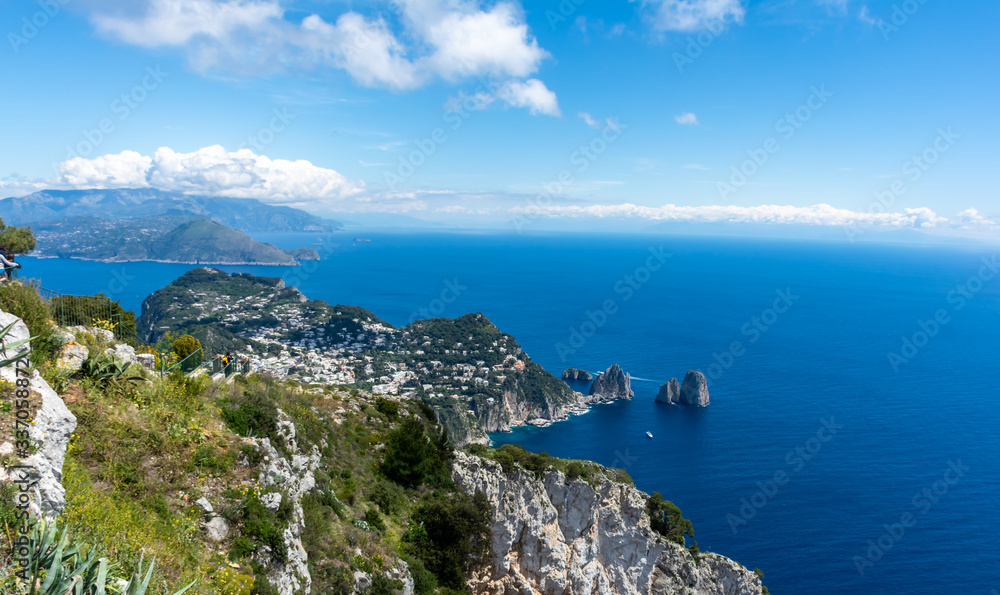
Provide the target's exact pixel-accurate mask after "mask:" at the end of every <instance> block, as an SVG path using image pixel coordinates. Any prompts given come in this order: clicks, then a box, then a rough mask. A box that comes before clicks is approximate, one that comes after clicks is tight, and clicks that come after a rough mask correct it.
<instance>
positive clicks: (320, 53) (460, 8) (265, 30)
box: [91, 0, 558, 114]
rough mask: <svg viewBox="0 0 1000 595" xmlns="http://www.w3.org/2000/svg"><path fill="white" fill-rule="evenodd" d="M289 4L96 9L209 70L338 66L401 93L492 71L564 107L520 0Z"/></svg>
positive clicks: (97, 16) (261, 1) (114, 29)
mask: <svg viewBox="0 0 1000 595" xmlns="http://www.w3.org/2000/svg"><path fill="white" fill-rule="evenodd" d="M285 1H287V0H141V1H140V2H137V3H136V5H135V6H132V7H127V6H126V7H124V8H123V7H122V6H120V5H112V7H111V8H95V9H94V11H93V13H92V15H91V21H92V22H93V24H94V26H95V27H96V28H97V29H98V30H99V31H100V32H102V33H104V34H106V35H108V36H110V37H114V38H116V39H119V40H121V41H124V42H126V43H130V44H134V45H139V46H144V47H177V48H180V49H182V50H184V51H185V52H186V53H187V55H188V59H189V62H190V64H191V65H192V67H193V68H195V69H196V70H198V71H201V72H209V71H215V70H223V71H230V72H236V73H238V74H244V75H256V74H264V73H269V72H280V71H288V70H293V69H301V68H305V69H311V68H316V67H324V66H328V67H334V68H338V69H342V70H344V71H346V72H347V73H348V74H350V76H351V77H352V78H354V80H356V81H357V82H358V83H360V84H361V85H364V86H366V87H382V88H388V89H394V90H408V89H415V88H418V87H421V86H424V85H427V84H429V83H431V82H433V81H435V80H444V81H447V82H456V81H460V80H463V79H467V78H470V77H484V76H490V77H494V78H497V79H500V80H508V85H509V87H508V92H509V93H510V94H511V95H510V96H511V98H512V99H513V100H512V101H510V102H509V103H510V104H511V105H521V106H524V107H527V108H528V109H529V110H531V111H532V113H542V114H549V113H556V112H558V108H553V105H554V101H555V95H554V94H553V93H552V92H551V91H548V89H546V88H545V85H544V84H543V83H542V82H541V81H538V80H537V79H530V80H525V79H528V78H529V77H530V76H531V75H533V74H534V73H535V72H537V71H538V68H539V66H540V64H541V63H542V61H544V60H545V59H546V58H549V57H550V54H549V53H548V52H547V51H545V50H544V49H543V48H541V47H540V46H539V45H538V41H537V39H535V38H534V36H532V35H531V33H530V31H529V30H528V25H527V23H526V22H525V19H524V15H523V11H522V10H521V8H520V6H519V5H517V4H515V3H513V2H510V1H501V2H497V3H496V4H493V5H492V6H490V7H488V8H483V7H481V5H480V0H397V2H396V3H395V4H394V5H393V9H394V10H393V11H392V12H390V11H384V10H383V11H378V12H375V11H374V10H373V11H372V12H370V13H369V14H367V15H364V14H361V13H359V12H355V11H348V12H345V13H343V14H341V15H340V16H339V17H338V18H336V19H335V20H334V21H332V22H331V21H328V20H325V19H324V18H323V17H321V16H319V15H317V14H311V15H309V16H306V17H305V18H304V19H302V20H301V22H295V21H294V20H291V19H289V18H287V17H286V14H285V9H284V6H283V2H285ZM115 6H117V8H116V7H115Z"/></svg>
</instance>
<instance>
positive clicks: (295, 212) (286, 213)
mask: <svg viewBox="0 0 1000 595" xmlns="http://www.w3.org/2000/svg"><path fill="white" fill-rule="evenodd" d="M158 215H187V216H189V217H192V216H193V217H198V218H202V219H215V220H216V221H219V222H221V223H222V224H223V225H226V226H228V227H231V228H233V229H238V230H240V231H246V232H275V231H278V232H296V231H308V232H326V231H334V230H337V229H340V227H341V226H340V223H339V222H337V221H331V220H325V219H321V218H319V217H316V216H315V215H311V214H309V213H307V212H305V211H303V210H301V209H293V208H291V207H282V206H274V205H268V204H264V203H262V202H260V201H259V200H256V199H252V198H220V197H214V196H213V197H207V196H189V195H187V194H180V193H177V192H165V191H163V190H155V189H151V188H138V189H136V188H119V189H114V190H42V191H40V192H35V193H34V194H29V195H27V196H19V197H11V198H5V199H3V200H0V218H3V220H4V222H5V223H8V224H11V225H24V224H30V223H36V222H39V221H51V220H53V219H65V218H69V217H99V218H103V219H125V218H132V217H152V216H158Z"/></svg>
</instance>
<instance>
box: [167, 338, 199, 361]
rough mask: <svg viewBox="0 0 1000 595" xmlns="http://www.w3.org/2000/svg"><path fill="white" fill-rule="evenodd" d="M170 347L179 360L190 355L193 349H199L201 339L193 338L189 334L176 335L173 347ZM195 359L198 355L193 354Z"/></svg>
mask: <svg viewBox="0 0 1000 595" xmlns="http://www.w3.org/2000/svg"><path fill="white" fill-rule="evenodd" d="M171 349H172V351H173V352H174V354H175V355H176V356H177V360H178V361H180V360H182V359H184V358H186V357H187V356H189V355H191V354H192V353H194V352H195V351H198V350H199V349H201V341H199V340H198V339H195V338H194V337H192V336H191V335H183V336H181V337H178V338H177V340H176V341H174V344H173V347H172V348H171ZM203 355H204V354H203ZM195 359H198V357H197V356H195Z"/></svg>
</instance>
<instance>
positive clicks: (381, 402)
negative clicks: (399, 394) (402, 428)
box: [375, 397, 399, 419]
mask: <svg viewBox="0 0 1000 595" xmlns="http://www.w3.org/2000/svg"><path fill="white" fill-rule="evenodd" d="M375 410H376V411H378V412H379V413H382V414H385V416H386V417H388V418H389V419H396V418H397V417H398V416H399V403H397V402H395V401H390V400H389V399H386V398H384V397H379V398H377V399H375Z"/></svg>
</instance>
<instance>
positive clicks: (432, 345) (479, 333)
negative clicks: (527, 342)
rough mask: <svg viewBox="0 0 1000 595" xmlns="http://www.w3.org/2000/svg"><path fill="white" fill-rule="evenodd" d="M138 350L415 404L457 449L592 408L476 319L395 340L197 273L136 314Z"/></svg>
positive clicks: (335, 312)
mask: <svg viewBox="0 0 1000 595" xmlns="http://www.w3.org/2000/svg"><path fill="white" fill-rule="evenodd" d="M138 327H139V329H140V333H142V334H143V337H144V338H145V340H146V341H150V342H154V341H156V340H158V339H159V338H161V337H163V336H164V335H165V334H167V333H171V334H173V335H174V336H176V335H178V334H182V333H189V334H191V335H194V336H195V337H197V338H198V339H199V340H201V341H202V345H203V346H204V347H205V349H206V351H207V352H208V353H210V354H212V353H222V352H225V351H234V352H240V353H244V354H248V355H251V356H253V359H254V365H255V366H256V367H257V368H259V369H260V370H262V371H264V372H266V373H268V374H271V375H273V376H276V377H279V378H294V379H297V380H300V381H302V382H305V383H313V384H330V383H332V384H337V385H346V386H353V387H357V388H362V389H365V390H372V391H374V392H376V393H379V394H393V395H405V396H409V397H419V398H421V399H424V400H425V401H426V402H427V403H429V404H430V405H431V406H432V407H433V408H434V409H435V410H436V411H437V412H438V413H439V414H440V415H441V417H442V419H443V420H444V423H445V425H446V426H447V427H448V430H449V432H451V435H452V438H453V439H454V440H455V441H456V442H457V443H458V444H465V443H468V442H479V443H487V442H488V437H487V436H486V433H487V432H496V431H509V430H510V428H511V427H512V426H516V425H522V424H524V423H527V422H529V421H535V422H536V423H544V422H548V421H552V420H558V419H565V418H566V417H568V416H569V415H570V414H571V413H573V412H580V411H583V410H585V408H586V405H587V404H588V403H591V402H594V401H596V400H599V399H600V397H591V396H587V395H582V394H580V393H576V392H574V391H572V390H571V389H570V388H569V387H568V386H567V385H566V383H564V382H562V381H561V380H559V379H558V378H556V377H554V376H552V375H551V374H550V373H548V372H547V371H546V370H545V369H543V368H542V367H541V366H540V365H538V364H537V363H535V362H534V361H532V360H531V358H530V357H529V356H528V354H526V353H524V352H523V350H522V349H521V346H520V345H519V344H518V343H517V341H516V340H515V339H514V337H512V336H510V335H509V334H507V333H504V332H502V331H501V330H500V329H498V328H497V327H496V326H494V325H493V323H491V322H490V321H489V319H487V318H486V317H485V316H483V315H482V314H466V315H465V316H462V317H460V318H456V319H445V318H437V319H429V320H418V321H415V322H414V323H412V324H410V325H408V326H405V327H402V328H396V327H394V326H392V325H390V324H388V323H386V322H385V321H383V320H380V319H379V318H378V317H377V316H375V315H374V314H372V313H371V312H368V311H367V310H364V309H363V308H358V307H355V306H345V305H335V306H331V305H330V304H328V303H326V302H323V301H316V300H309V299H308V298H307V297H306V296H304V295H302V293H300V292H299V291H298V290H297V289H295V288H293V287H285V286H284V283H283V282H282V281H281V280H280V279H276V278H267V277H254V276H251V275H245V274H243V275H241V274H234V275H231V276H230V275H227V274H226V273H224V272H222V271H219V270H216V269H207V268H202V269H196V270H192V271H189V272H188V273H186V274H184V275H183V276H181V277H180V278H178V279H177V280H175V281H174V282H173V283H171V284H170V285H169V286H167V287H165V288H163V289H161V290H158V291H156V292H154V293H153V294H152V295H150V296H149V297H148V298H146V300H145V301H144V302H143V307H142V316H141V317H140V320H139V323H138Z"/></svg>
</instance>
